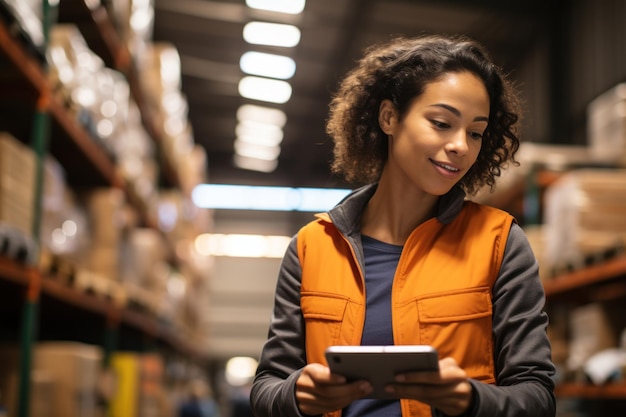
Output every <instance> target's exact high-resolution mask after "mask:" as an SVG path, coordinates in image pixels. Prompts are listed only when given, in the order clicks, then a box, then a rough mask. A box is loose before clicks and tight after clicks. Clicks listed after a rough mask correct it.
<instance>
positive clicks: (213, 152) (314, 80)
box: [153, 0, 546, 187]
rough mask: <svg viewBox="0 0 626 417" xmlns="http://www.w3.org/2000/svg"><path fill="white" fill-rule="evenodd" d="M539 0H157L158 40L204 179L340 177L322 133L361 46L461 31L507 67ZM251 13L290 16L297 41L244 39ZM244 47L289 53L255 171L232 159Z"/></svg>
mask: <svg viewBox="0 0 626 417" xmlns="http://www.w3.org/2000/svg"><path fill="white" fill-rule="evenodd" d="M545 4H546V2H545V1H544V2H541V3H540V2H539V1H535V0H534V1H523V2H513V1H498V0H472V1H468V0H457V1H453V0H447V1H446V0H422V1H418V0H413V1H410V0H309V1H307V2H306V6H305V8H304V11H303V12H302V13H301V14H300V15H296V16H294V15H286V14H278V13H271V12H263V11H259V10H254V9H250V8H248V7H247V6H246V4H245V1H244V0H213V1H211V0H176V1H173V0H155V9H156V14H155V23H154V34H153V38H154V40H155V41H157V42H159V41H164V42H170V43H172V44H173V45H174V46H176V48H177V49H178V52H179V54H180V58H181V64H182V74H183V78H182V88H183V93H184V95H185V97H186V99H187V102H188V104H189V120H190V123H191V126H192V129H193V133H194V138H195V141H196V142H197V143H198V144H201V145H202V146H203V147H204V148H205V149H206V152H207V156H208V167H209V168H208V169H209V171H208V180H209V182H211V183H232V184H251V185H280V186H315V187H332V186H340V185H341V182H340V181H339V180H338V179H337V178H335V177H333V176H332V175H331V174H330V173H329V169H328V165H329V161H330V158H331V153H332V145H331V143H330V141H329V139H328V137H327V136H326V135H325V133H324V121H325V118H326V116H327V110H328V102H329V100H330V96H331V93H332V92H333V91H334V89H335V87H336V85H337V83H338V81H339V79H340V78H341V77H342V76H343V75H344V74H345V72H346V71H347V70H348V69H349V68H350V67H351V66H352V65H353V64H354V62H355V60H356V59H357V58H358V57H359V56H360V54H361V52H362V50H363V48H364V47H365V46H366V45H368V44H370V43H372V42H377V41H383V40H386V39H388V38H390V37H391V36H393V35H400V34H401V35H409V36H410V35H418V34H422V33H436V32H438V33H463V34H467V35H470V36H471V37H474V38H476V39H477V40H479V41H481V42H483V43H484V44H485V45H486V46H487V47H488V48H489V49H490V51H491V52H492V54H493V55H494V58H496V60H497V61H498V62H499V63H500V64H501V65H502V66H504V67H505V69H507V70H511V69H514V68H515V67H516V65H518V63H519V62H520V61H519V60H521V59H523V58H524V56H525V53H526V51H528V50H529V49H530V48H531V46H532V45H533V42H535V40H536V39H537V37H538V35H539V34H540V33H541V32H542V31H543V25H544V22H543V21H542V19H545V17H544V14H542V13H537V11H538V10H542V9H544V8H545V7H544V6H545ZM250 21H265V22H276V23H289V24H294V25H296V26H298V27H299V28H300V30H301V41H300V43H299V44H298V45H297V46H296V47H294V48H278V47H260V46H253V45H250V44H247V43H246V42H245V41H244V40H243V36H242V31H243V27H244V25H245V24H246V23H248V22H250ZM250 50H255V51H260V52H271V53H277V54H282V55H287V56H290V57H291V58H293V59H294V60H295V62H296V65H297V67H296V72H295V75H294V76H293V78H292V79H290V80H289V82H290V83H291V85H292V89H293V93H292V95H291V98H290V100H289V101H288V102H287V103H285V104H282V105H270V106H272V107H276V108H279V109H281V110H283V111H284V112H285V113H286V116H287V122H286V125H285V127H284V129H283V130H284V139H283V141H282V143H281V152H280V156H279V163H278V166H277V168H276V169H275V170H274V171H273V172H270V173H262V172H256V171H249V170H244V169H239V168H236V167H235V166H234V165H233V152H234V148H233V143H234V140H235V137H236V136H235V127H236V112H237V109H238V108H239V106H241V105H242V104H246V103H253V104H262V103H259V102H257V103H254V102H253V101H250V100H247V99H244V98H242V97H240V96H239V93H238V83H239V81H240V79H241V78H242V77H243V76H244V75H245V74H244V73H243V72H242V71H241V70H240V68H239V60H240V57H241V55H242V54H243V53H244V52H246V51H250Z"/></svg>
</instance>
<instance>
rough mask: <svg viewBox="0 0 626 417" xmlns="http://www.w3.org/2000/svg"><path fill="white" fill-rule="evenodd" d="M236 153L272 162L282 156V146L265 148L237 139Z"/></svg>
mask: <svg viewBox="0 0 626 417" xmlns="http://www.w3.org/2000/svg"><path fill="white" fill-rule="evenodd" d="M235 153H236V154H237V155H241V156H247V157H249V158H256V159H264V160H266V161H272V160H275V159H277V158H278V155H280V146H264V145H259V144H253V143H249V142H244V141H242V140H239V139H237V140H235Z"/></svg>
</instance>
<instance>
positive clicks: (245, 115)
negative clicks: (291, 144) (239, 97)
mask: <svg viewBox="0 0 626 417" xmlns="http://www.w3.org/2000/svg"><path fill="white" fill-rule="evenodd" d="M237 120H239V121H240V122H243V121H252V122H260V123H267V124H272V125H275V126H279V127H283V126H285V123H287V116H286V115H285V112H284V111H282V110H279V109H273V108H271V107H263V106H256V105H254V104H244V105H242V106H240V107H239V108H238V109H237Z"/></svg>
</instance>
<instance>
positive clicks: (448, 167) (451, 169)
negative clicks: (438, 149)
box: [431, 159, 460, 172]
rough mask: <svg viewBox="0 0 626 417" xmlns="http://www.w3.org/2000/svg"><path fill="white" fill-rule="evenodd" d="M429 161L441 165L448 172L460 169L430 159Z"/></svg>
mask: <svg viewBox="0 0 626 417" xmlns="http://www.w3.org/2000/svg"><path fill="white" fill-rule="evenodd" d="M431 162H432V163H433V164H435V165H437V166H438V167H441V168H443V169H445V170H446V171H450V172H459V171H460V169H458V168H455V167H453V166H451V165H446V164H442V163H441V162H437V161H433V160H432V159H431Z"/></svg>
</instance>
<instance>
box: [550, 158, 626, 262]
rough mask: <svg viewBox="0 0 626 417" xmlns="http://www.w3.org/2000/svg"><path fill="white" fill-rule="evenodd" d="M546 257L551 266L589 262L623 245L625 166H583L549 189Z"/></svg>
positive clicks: (625, 210) (625, 209) (624, 235)
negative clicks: (609, 167)
mask: <svg viewBox="0 0 626 417" xmlns="http://www.w3.org/2000/svg"><path fill="white" fill-rule="evenodd" d="M543 230H544V233H545V240H544V243H545V254H544V255H545V256H544V259H545V261H546V262H547V263H548V264H549V266H550V267H551V268H560V267H563V266H565V265H569V266H574V267H575V266H578V265H584V264H586V263H587V262H588V261H587V260H588V259H589V258H590V257H597V256H602V254H603V253H608V252H610V251H612V250H614V249H616V248H621V247H623V246H624V242H625V241H626V170H621V169H620V170H617V169H606V170H604V169H581V170H576V171H571V172H569V173H567V174H564V175H563V176H562V177H561V178H559V179H558V180H557V181H556V182H555V183H553V184H552V185H551V186H550V187H548V188H547V189H546V192H545V199H544V228H543Z"/></svg>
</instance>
